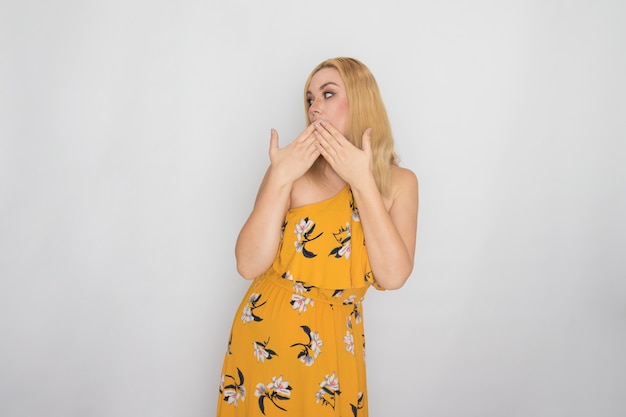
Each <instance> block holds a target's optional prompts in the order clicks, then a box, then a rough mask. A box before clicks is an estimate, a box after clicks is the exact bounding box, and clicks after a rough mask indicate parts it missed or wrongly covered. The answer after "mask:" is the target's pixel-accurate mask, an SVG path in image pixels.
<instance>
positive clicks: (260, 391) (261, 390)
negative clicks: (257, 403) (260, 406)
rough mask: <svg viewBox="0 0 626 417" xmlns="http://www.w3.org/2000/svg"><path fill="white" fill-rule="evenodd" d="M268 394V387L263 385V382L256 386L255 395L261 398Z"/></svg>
mask: <svg viewBox="0 0 626 417" xmlns="http://www.w3.org/2000/svg"><path fill="white" fill-rule="evenodd" d="M266 392H267V387H266V386H265V384H263V383H262V382H259V383H258V384H256V391H254V395H255V396H257V397H260V396H261V395H264V394H265V393H266Z"/></svg>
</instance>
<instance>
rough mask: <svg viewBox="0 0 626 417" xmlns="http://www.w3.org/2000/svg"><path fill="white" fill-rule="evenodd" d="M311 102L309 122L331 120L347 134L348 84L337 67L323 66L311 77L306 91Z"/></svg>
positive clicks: (338, 128)
mask: <svg viewBox="0 0 626 417" xmlns="http://www.w3.org/2000/svg"><path fill="white" fill-rule="evenodd" d="M306 96H307V100H308V103H309V113H308V114H309V122H310V123H313V122H316V121H318V120H325V121H328V122H330V123H331V124H332V125H333V126H334V127H335V128H336V129H337V130H339V131H340V132H341V133H343V134H344V135H345V133H346V132H345V130H344V129H345V127H346V121H347V120H348V95H347V93H346V86H345V84H344V82H343V79H341V75H339V71H337V70H336V69H335V68H322V69H321V70H319V71H318V72H316V73H315V74H314V75H313V77H312V78H311V83H310V84H309V89H308V90H307V93H306Z"/></svg>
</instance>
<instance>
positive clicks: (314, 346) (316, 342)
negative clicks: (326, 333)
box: [309, 332, 324, 358]
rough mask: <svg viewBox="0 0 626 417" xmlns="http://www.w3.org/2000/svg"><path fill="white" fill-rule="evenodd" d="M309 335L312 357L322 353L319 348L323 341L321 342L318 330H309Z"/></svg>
mask: <svg viewBox="0 0 626 417" xmlns="http://www.w3.org/2000/svg"><path fill="white" fill-rule="evenodd" d="M309 336H310V337H311V350H313V354H314V357H316V358H317V356H318V355H319V354H320V353H322V349H320V346H322V345H323V344H324V342H322V339H320V335H319V333H318V332H311V334H310V335H309Z"/></svg>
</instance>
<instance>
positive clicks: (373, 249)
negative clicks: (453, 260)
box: [314, 122, 418, 289]
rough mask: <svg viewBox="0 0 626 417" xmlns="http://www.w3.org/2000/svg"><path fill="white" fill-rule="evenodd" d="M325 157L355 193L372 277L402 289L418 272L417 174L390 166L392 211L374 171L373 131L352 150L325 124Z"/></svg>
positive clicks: (321, 135) (321, 130) (319, 133)
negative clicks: (382, 193) (410, 276)
mask: <svg viewBox="0 0 626 417" xmlns="http://www.w3.org/2000/svg"><path fill="white" fill-rule="evenodd" d="M314 134H316V137H317V138H318V143H319V148H320V153H321V154H322V156H323V157H324V158H325V159H326V161H328V163H329V164H330V165H331V167H332V168H333V170H335V172H336V173H337V174H338V175H339V176H341V177H342V178H343V179H344V180H345V181H346V182H347V183H348V184H350V187H351V189H352V194H353V195H354V199H355V201H356V204H357V206H358V208H359V216H360V218H361V223H362V225H363V233H364V235H365V244H366V247H367V254H368V257H369V260H370V265H371V267H372V273H373V274H374V277H375V279H376V281H377V282H378V284H379V285H380V286H381V287H383V288H386V289H396V288H400V287H401V286H402V285H404V283H405V282H406V280H407V279H408V277H409V275H410V274H411V271H412V270H413V262H414V258H415V239H416V233H417V210H418V183H417V178H416V176H415V174H414V173H413V172H411V171H410V170H408V169H405V168H399V167H395V166H394V167H391V169H392V177H391V179H392V195H391V196H390V198H391V204H390V206H389V208H387V207H386V206H385V202H384V200H383V197H382V196H381V194H380V192H379V191H378V187H377V186H376V182H375V180H374V176H373V174H372V172H371V170H370V165H369V164H370V160H371V152H372V151H371V148H370V141H369V139H370V132H369V129H368V131H366V132H365V133H364V135H363V149H358V148H356V147H355V146H354V145H352V144H351V143H350V142H349V141H348V140H347V139H346V138H345V137H344V136H343V135H342V134H341V133H340V132H339V131H337V130H336V129H335V128H334V127H333V126H331V125H330V124H328V123H325V122H321V123H320V126H318V128H317V130H316V132H314Z"/></svg>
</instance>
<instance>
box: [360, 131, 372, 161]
mask: <svg viewBox="0 0 626 417" xmlns="http://www.w3.org/2000/svg"><path fill="white" fill-rule="evenodd" d="M371 139H372V128H371V127H368V128H367V129H365V132H363V138H362V140H361V149H363V152H365V153H366V154H368V155H369V154H370V153H371V151H372V142H371Z"/></svg>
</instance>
